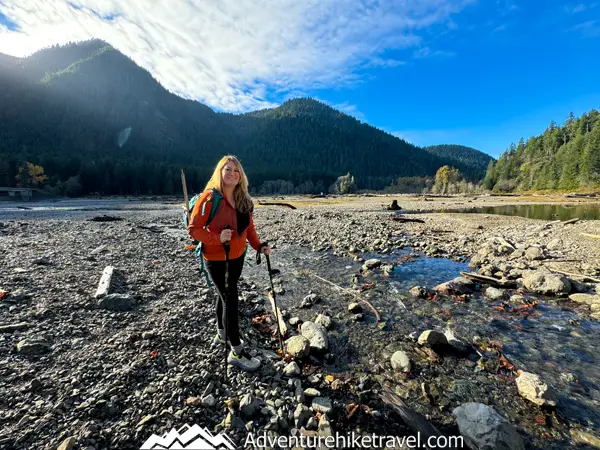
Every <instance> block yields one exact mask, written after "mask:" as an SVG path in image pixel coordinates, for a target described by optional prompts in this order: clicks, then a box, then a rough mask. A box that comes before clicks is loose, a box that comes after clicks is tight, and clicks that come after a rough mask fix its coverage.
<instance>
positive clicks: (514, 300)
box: [508, 294, 529, 305]
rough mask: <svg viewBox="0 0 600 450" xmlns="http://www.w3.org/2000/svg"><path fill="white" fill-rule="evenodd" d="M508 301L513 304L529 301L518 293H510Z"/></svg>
mask: <svg viewBox="0 0 600 450" xmlns="http://www.w3.org/2000/svg"><path fill="white" fill-rule="evenodd" d="M508 301H509V302H511V303H513V304H515V305H526V304H527V303H529V302H528V301H527V299H526V298H525V297H524V296H522V295H519V294H515V295H511V296H510V298H509V299H508Z"/></svg>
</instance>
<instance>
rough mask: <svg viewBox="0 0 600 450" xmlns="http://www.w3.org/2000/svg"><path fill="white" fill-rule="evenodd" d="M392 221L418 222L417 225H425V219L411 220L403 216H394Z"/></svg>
mask: <svg viewBox="0 0 600 450" xmlns="http://www.w3.org/2000/svg"><path fill="white" fill-rule="evenodd" d="M392 220H393V221H395V222H417V223H425V221H424V220H423V219H409V218H408V217H403V216H392Z"/></svg>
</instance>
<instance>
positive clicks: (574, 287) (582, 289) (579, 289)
mask: <svg viewBox="0 0 600 450" xmlns="http://www.w3.org/2000/svg"><path fill="white" fill-rule="evenodd" d="M569 283H571V292H575V293H578V294H585V293H586V292H588V291H589V289H588V287H587V286H586V285H585V283H582V282H581V281H578V280H574V279H572V278H569Z"/></svg>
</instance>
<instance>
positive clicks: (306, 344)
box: [285, 336, 310, 359]
mask: <svg viewBox="0 0 600 450" xmlns="http://www.w3.org/2000/svg"><path fill="white" fill-rule="evenodd" d="M285 350H286V352H287V353H288V354H289V355H290V356H291V357H292V358H295V359H302V358H305V357H306V356H308V354H309V353H310V341H309V340H308V339H307V338H306V337H304V336H292V337H291V338H289V339H288V340H286V341H285Z"/></svg>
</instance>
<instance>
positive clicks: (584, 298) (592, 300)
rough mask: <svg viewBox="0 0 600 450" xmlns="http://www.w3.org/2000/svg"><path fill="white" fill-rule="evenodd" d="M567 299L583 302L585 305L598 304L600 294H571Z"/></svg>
mask: <svg viewBox="0 0 600 450" xmlns="http://www.w3.org/2000/svg"><path fill="white" fill-rule="evenodd" d="M569 300H571V301H573V302H576V303H583V304H585V305H590V306H591V305H594V304H600V295H592V294H571V295H569Z"/></svg>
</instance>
